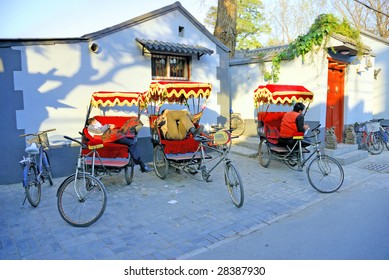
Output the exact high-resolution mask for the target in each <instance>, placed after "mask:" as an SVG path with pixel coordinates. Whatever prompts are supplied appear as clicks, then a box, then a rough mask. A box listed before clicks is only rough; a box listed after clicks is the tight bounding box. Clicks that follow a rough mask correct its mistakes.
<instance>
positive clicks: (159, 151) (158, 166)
mask: <svg viewBox="0 0 389 280" xmlns="http://www.w3.org/2000/svg"><path fill="white" fill-rule="evenodd" d="M153 162H154V170H155V174H157V176H158V177H159V178H161V179H165V178H166V176H167V174H168V172H169V162H168V160H167V158H166V156H165V153H164V151H163V148H162V146H161V145H156V146H155V147H154V160H153Z"/></svg>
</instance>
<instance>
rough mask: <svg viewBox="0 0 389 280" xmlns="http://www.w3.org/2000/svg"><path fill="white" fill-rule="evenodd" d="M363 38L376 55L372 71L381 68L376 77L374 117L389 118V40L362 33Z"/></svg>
mask: <svg viewBox="0 0 389 280" xmlns="http://www.w3.org/2000/svg"><path fill="white" fill-rule="evenodd" d="M362 39H363V41H364V43H365V44H366V45H368V46H369V47H370V48H371V49H372V51H373V55H374V56H375V62H374V65H373V67H372V68H371V71H372V72H373V75H374V70H378V69H381V70H380V72H379V73H378V75H377V77H376V79H374V80H373V81H374V87H373V98H372V113H373V117H374V118H386V119H389V110H388V109H387V108H389V89H388V86H389V84H388V81H389V41H385V40H383V41H378V40H375V39H373V38H371V37H369V36H366V35H362Z"/></svg>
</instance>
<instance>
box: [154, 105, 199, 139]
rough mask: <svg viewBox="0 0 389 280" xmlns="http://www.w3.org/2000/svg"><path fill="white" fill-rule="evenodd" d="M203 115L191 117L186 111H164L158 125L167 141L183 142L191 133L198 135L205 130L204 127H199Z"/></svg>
mask: <svg viewBox="0 0 389 280" xmlns="http://www.w3.org/2000/svg"><path fill="white" fill-rule="evenodd" d="M201 115H202V112H200V113H198V114H194V115H190V114H189V112H188V111H186V110H163V111H162V114H161V115H160V116H159V117H158V119H157V125H158V127H160V128H161V130H162V134H163V137H164V138H165V139H170V140H183V139H185V138H186V137H187V136H188V134H189V133H191V134H193V135H198V134H200V133H201V132H202V131H203V130H204V126H203V125H198V121H199V119H200V117H201ZM195 124H196V126H197V127H196V126H195Z"/></svg>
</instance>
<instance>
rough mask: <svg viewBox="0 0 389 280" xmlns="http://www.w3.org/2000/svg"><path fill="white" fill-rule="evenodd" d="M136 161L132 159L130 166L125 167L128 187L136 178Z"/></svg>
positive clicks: (129, 162)
mask: <svg viewBox="0 0 389 280" xmlns="http://www.w3.org/2000/svg"><path fill="white" fill-rule="evenodd" d="M134 165H135V164H134V160H133V159H132V157H130V160H129V161H128V164H127V165H126V166H125V167H124V178H125V179H126V183H127V185H129V184H131V183H132V179H133V178H134Z"/></svg>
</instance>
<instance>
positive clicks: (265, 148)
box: [258, 138, 271, 167]
mask: <svg viewBox="0 0 389 280" xmlns="http://www.w3.org/2000/svg"><path fill="white" fill-rule="evenodd" d="M258 160H259V163H260V164H261V165H262V166H263V167H269V164H270V161H271V150H270V147H269V144H268V143H267V140H266V139H265V138H262V139H261V141H260V142H259V146H258Z"/></svg>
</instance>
